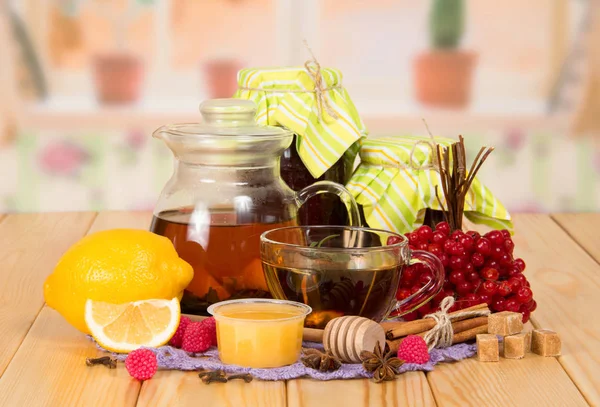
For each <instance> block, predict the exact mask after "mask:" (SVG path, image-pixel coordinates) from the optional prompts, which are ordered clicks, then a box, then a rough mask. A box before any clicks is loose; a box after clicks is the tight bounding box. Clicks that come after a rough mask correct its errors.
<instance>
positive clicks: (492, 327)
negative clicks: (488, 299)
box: [488, 311, 523, 336]
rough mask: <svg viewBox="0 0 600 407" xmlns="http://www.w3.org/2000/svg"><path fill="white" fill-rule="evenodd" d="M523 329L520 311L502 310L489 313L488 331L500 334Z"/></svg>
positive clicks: (512, 332) (503, 334)
mask: <svg viewBox="0 0 600 407" xmlns="http://www.w3.org/2000/svg"><path fill="white" fill-rule="evenodd" d="M522 330H523V315H522V314H521V313H520V312H509V311H503V312H498V313H496V314H490V316H489V317H488V333H490V334H494V335H500V336H508V335H514V334H518V333H520V332H521V331H522Z"/></svg>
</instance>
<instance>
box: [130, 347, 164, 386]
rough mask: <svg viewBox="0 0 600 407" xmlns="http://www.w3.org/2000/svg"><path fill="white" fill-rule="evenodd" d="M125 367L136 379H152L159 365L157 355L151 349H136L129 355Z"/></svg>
mask: <svg viewBox="0 0 600 407" xmlns="http://www.w3.org/2000/svg"><path fill="white" fill-rule="evenodd" d="M125 367H126V368H127V371H128V372H129V374H130V375H131V377H133V378H134V379H138V380H148V379H151V378H152V376H154V373H156V369H157V367H158V365H157V362H156V355H155V354H154V352H152V351H151V350H150V349H136V350H134V351H133V352H131V353H130V354H129V355H127V358H126V359H125Z"/></svg>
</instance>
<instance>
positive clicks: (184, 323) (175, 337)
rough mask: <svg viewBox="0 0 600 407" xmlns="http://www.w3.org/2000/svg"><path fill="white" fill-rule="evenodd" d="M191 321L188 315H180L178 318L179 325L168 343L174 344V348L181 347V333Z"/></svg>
mask: <svg viewBox="0 0 600 407" xmlns="http://www.w3.org/2000/svg"><path fill="white" fill-rule="evenodd" d="M190 322H192V320H191V319H189V318H188V317H181V319H180V320H179V326H178V327H177V330H176V331H175V335H173V337H172V338H171V340H170V341H169V345H171V346H174V347H176V348H181V342H182V341H183V334H184V333H185V328H187V326H188V325H189V323H190Z"/></svg>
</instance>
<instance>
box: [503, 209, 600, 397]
mask: <svg viewBox="0 0 600 407" xmlns="http://www.w3.org/2000/svg"><path fill="white" fill-rule="evenodd" d="M515 225H516V228H517V236H516V237H515V239H514V240H515V253H516V255H517V256H520V257H522V258H523V259H524V260H525V262H526V264H527V268H526V270H525V275H526V276H527V278H528V279H529V282H530V283H531V288H532V290H533V294H534V299H535V300H536V301H537V303H538V307H537V310H536V311H535V312H534V313H533V318H532V320H533V323H534V325H536V327H538V328H548V329H552V330H554V331H556V332H558V334H559V335H560V337H561V339H562V344H563V346H562V356H561V357H559V358H558V360H559V362H560V363H561V364H562V366H563V367H564V368H565V370H566V371H567V373H568V374H569V376H570V377H571V379H572V380H573V382H574V383H575V384H576V385H577V387H578V388H579V390H580V391H581V392H582V394H583V395H584V397H585V398H586V400H587V401H588V402H589V403H590V404H592V405H600V380H599V377H600V352H599V351H598V350H599V349H600V313H598V309H600V295H599V294H598V293H600V265H598V263H596V261H594V260H593V259H592V258H591V257H590V256H589V255H588V254H587V253H586V252H585V250H584V249H583V248H582V247H581V246H579V245H578V244H577V243H576V242H575V241H573V239H571V238H570V237H569V236H568V235H567V234H566V233H565V232H564V231H563V230H562V229H561V228H560V226H559V225H558V224H557V223H556V222H554V220H552V219H551V218H550V217H549V216H547V215H517V216H516V217H515ZM555 405H556V404H555Z"/></svg>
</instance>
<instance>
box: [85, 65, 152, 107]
mask: <svg viewBox="0 0 600 407" xmlns="http://www.w3.org/2000/svg"><path fill="white" fill-rule="evenodd" d="M93 70H94V80H95V83H96V97H97V99H98V101H99V102H100V103H102V104H108V105H114V104H130V103H134V102H136V101H137V100H138V99H139V97H140V93H141V88H142V84H143V81H144V63H143V62H142V60H141V59H140V58H138V57H136V56H134V55H131V54H126V53H110V54H103V55H98V56H97V57H96V58H95V59H94V66H93Z"/></svg>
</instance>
